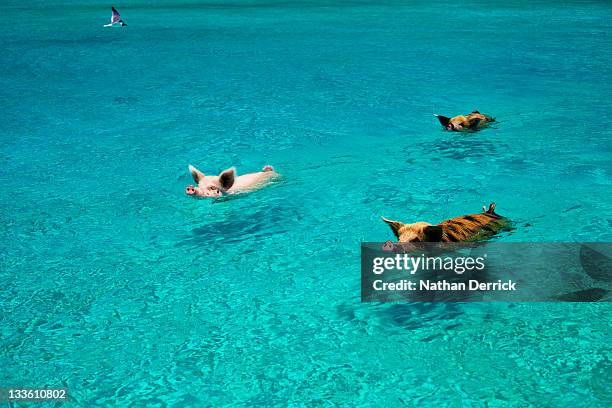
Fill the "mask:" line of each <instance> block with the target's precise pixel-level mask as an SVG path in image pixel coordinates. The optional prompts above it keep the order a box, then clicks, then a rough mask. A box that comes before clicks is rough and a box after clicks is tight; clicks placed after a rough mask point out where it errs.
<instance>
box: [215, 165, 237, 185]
mask: <svg viewBox="0 0 612 408" xmlns="http://www.w3.org/2000/svg"><path fill="white" fill-rule="evenodd" d="M234 180H236V169H234V168H233V167H232V168H229V169H227V170H224V171H223V172H221V174H219V184H221V188H223V189H224V190H229V189H230V188H232V186H233V185H234Z"/></svg>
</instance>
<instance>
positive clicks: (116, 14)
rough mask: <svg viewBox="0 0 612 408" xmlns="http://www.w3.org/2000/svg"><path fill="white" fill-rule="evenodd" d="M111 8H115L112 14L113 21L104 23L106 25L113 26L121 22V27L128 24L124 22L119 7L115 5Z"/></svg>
mask: <svg viewBox="0 0 612 408" xmlns="http://www.w3.org/2000/svg"><path fill="white" fill-rule="evenodd" d="M111 8H112V9H113V14H111V22H110V24H104V27H112V26H114V25H116V24H121V27H123V26H126V25H127V24H125V23H124V22H123V20H122V19H121V15H120V14H119V12H118V11H117V9H116V8H114V7H111Z"/></svg>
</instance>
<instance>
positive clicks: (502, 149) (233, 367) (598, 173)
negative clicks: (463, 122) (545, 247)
mask: <svg viewBox="0 0 612 408" xmlns="http://www.w3.org/2000/svg"><path fill="white" fill-rule="evenodd" d="M62 4H65V5H66V8H63V9H60V8H58V7H55V6H53V7H52V6H50V5H48V4H47V3H46V2H13V1H11V2H9V4H8V5H6V6H4V7H3V14H4V17H5V20H8V21H11V22H12V23H13V24H11V25H5V26H3V28H2V30H1V31H0V40H1V42H2V44H3V52H2V54H0V78H2V82H3V86H2V87H1V88H0V97H1V99H2V101H3V120H2V123H1V124H0V138H1V140H2V143H1V144H0V182H1V183H0V189H1V191H0V203H1V212H0V223H1V225H2V226H3V227H2V228H0V250H1V251H0V254H1V258H0V277H1V279H2V280H1V282H2V284H3V290H2V291H1V292H0V306H1V315H0V318H1V320H0V365H1V366H2V367H3V369H2V370H0V384H2V385H3V386H11V385H18V386H26V385H31V386H33V385H37V386H41V385H60V384H62V385H64V386H67V387H68V388H69V389H70V391H71V394H72V397H73V401H72V404H71V405H75V406H77V405H81V406H85V405H86V406H104V405H108V404H111V403H113V404H119V405H128V404H130V403H133V404H135V405H145V404H146V405H149V406H154V405H155V404H157V405H163V404H171V405H172V404H173V405H174V406H203V405H209V404H210V405H221V404H236V405H242V404H245V405H281V406H284V405H287V404H288V403H289V404H292V405H296V406H303V405H312V404H314V405H324V406H325V405H327V406H333V405H346V404H351V405H361V406H382V405H387V406H412V405H419V406H440V405H441V404H442V405H449V406H457V407H458V406H482V405H484V401H485V400H486V401H489V406H589V407H593V406H606V405H609V404H610V401H611V400H612V396H611V394H610V391H609V389H608V388H607V387H608V385H609V382H610V375H611V371H612V365H611V363H610V360H609V358H610V348H609V344H608V343H609V324H610V318H609V313H610V307H609V306H608V305H606V304H585V305H574V304H546V303H543V304H467V305H464V304H448V305H444V304H435V305H429V304H413V305H406V304H398V305H362V304H360V303H359V256H358V254H359V243H360V242H361V241H384V240H387V239H390V238H391V233H390V230H388V227H387V226H386V225H384V223H382V222H381V221H380V220H379V217H380V216H381V215H385V216H387V217H391V218H396V219H400V220H403V221H406V222H409V221H416V220H427V221H430V222H437V221H440V220H442V219H445V218H447V217H452V216H455V215H461V214H465V213H469V212H473V211H478V209H479V208H480V207H481V205H483V204H485V203H488V202H490V201H496V202H497V204H498V211H499V213H500V214H503V215H506V216H508V217H510V218H512V219H513V220H514V221H516V223H517V228H516V229H515V230H514V231H513V232H512V233H509V234H505V235H502V236H499V237H497V238H496V239H497V240H499V241H534V242H538V241H540V242H546V241H564V242H568V241H569V242H572V241H610V240H611V238H612V234H611V233H610V225H611V224H612V221H611V220H612V211H611V205H610V196H611V193H612V186H611V180H612V179H611V177H610V173H611V171H612V161H611V157H612V156H611V151H610V137H611V131H610V127H609V120H607V119H606V116H607V115H608V114H609V112H610V110H611V109H610V108H611V103H610V94H611V91H612V89H611V85H610V71H609V67H610V63H611V62H612V61H611V59H612V58H611V56H610V51H609V50H610V49H611V46H612V40H611V39H610V21H611V19H610V17H611V15H612V7H611V6H610V4H607V3H606V2H587V1H580V2H578V1H577V2H566V3H564V5H563V6H559V5H555V4H554V3H553V2H512V3H511V4H509V5H505V6H493V5H490V4H485V3H484V2H476V1H474V2H466V3H463V5H459V4H457V3H452V2H442V3H439V4H437V5H424V4H419V3H416V2H401V3H399V2H398V3H396V2H390V3H387V4H384V5H376V6H374V5H370V4H368V3H365V2H350V3H343V4H342V5H338V4H334V3H332V2H289V3H278V4H277V3H263V2H250V3H246V2H233V3H229V4H225V5H224V4H222V3H212V2H211V3H205V4H203V5H196V4H195V3H194V2H181V3H176V4H175V3H173V2H170V1H168V2H165V3H163V4H159V5H156V6H154V7H151V6H144V4H145V3H144V2H128V3H125V4H122V5H120V4H117V6H118V7H119V9H120V11H121V12H122V14H123V16H124V17H125V20H126V22H127V23H128V24H129V26H128V27H127V28H126V29H103V28H102V27H101V26H102V24H105V23H106V22H107V21H106V20H107V19H108V17H109V12H108V5H107V4H102V3H100V2H90V3H87V4H84V3H79V2H63V3H62ZM474 108H477V109H479V110H481V111H482V112H486V113H490V114H493V115H494V116H497V118H498V119H499V121H500V123H499V124H497V125H496V126H495V129H487V130H485V131H482V132H479V133H475V134H468V135H454V134H448V133H445V132H443V131H442V130H440V128H439V126H438V124H437V122H436V120H435V118H434V117H433V116H432V114H433V113H440V114H448V115H452V114H455V113H464V112H469V111H471V110H472V109H474ZM188 163H192V164H194V165H196V166H198V167H199V168H201V169H202V170H203V171H204V172H209V173H216V172H218V171H220V170H222V169H223V168H226V167H229V166H231V165H235V166H236V167H237V168H238V170H239V172H240V171H241V172H248V171H254V170H257V169H259V168H261V167H262V166H263V165H264V164H267V163H270V164H273V165H274V166H275V167H276V168H277V170H278V171H279V172H281V173H282V174H283V176H284V179H283V181H282V182H281V183H279V184H277V185H274V186H272V187H270V188H268V189H265V190H262V191H259V192H256V193H253V194H251V195H248V196H244V197H240V198H238V199H233V200H228V201H225V202H219V203H215V204H212V203H211V202H208V201H196V200H192V199H190V198H188V197H186V196H185V195H184V193H183V190H184V187H185V186H186V185H187V184H188V183H190V182H191V180H190V177H189V175H188V173H187V169H186V167H187V164H188Z"/></svg>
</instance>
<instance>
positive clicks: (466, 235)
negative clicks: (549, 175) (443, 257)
mask: <svg viewBox="0 0 612 408" xmlns="http://www.w3.org/2000/svg"><path fill="white" fill-rule="evenodd" d="M482 210H483V212H482V213H481V214H470V215H464V216H461V217H456V218H451V219H450V220H446V221H442V222H441V223H439V224H438V225H431V224H429V223H426V222H417V223H414V224H404V223H402V222H399V221H391V220H388V219H386V218H385V217H382V219H383V221H384V222H386V223H387V224H389V226H390V227H391V230H393V233H394V234H395V236H396V237H397V238H398V241H399V242H459V241H474V240H478V239H481V238H486V237H488V236H491V235H493V234H495V233H497V232H498V231H499V230H501V229H504V228H506V227H508V220H507V219H506V218H504V217H502V216H500V215H497V214H496V213H495V203H491V205H489V209H488V210H487V208H486V207H484V206H483V207H482Z"/></svg>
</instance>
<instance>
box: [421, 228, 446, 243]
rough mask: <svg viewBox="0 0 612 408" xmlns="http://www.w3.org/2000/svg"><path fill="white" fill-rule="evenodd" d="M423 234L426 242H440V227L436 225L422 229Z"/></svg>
mask: <svg viewBox="0 0 612 408" xmlns="http://www.w3.org/2000/svg"><path fill="white" fill-rule="evenodd" d="M423 234H425V241H426V242H440V241H442V227H439V226H437V225H430V226H428V227H425V228H423Z"/></svg>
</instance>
